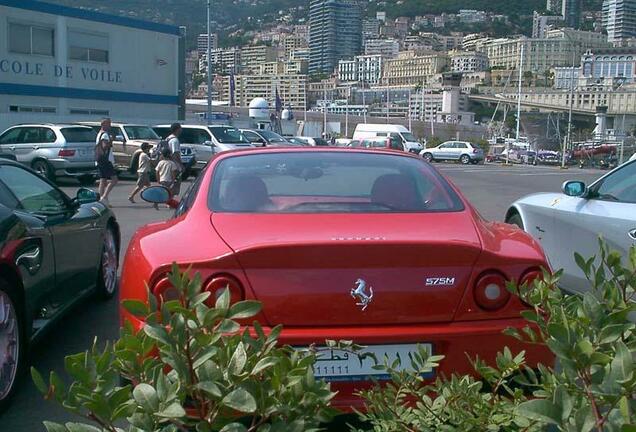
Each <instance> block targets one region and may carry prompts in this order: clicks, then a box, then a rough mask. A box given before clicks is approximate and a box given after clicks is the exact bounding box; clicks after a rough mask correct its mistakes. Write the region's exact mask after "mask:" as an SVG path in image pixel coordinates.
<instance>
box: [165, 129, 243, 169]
mask: <svg viewBox="0 0 636 432" xmlns="http://www.w3.org/2000/svg"><path fill="white" fill-rule="evenodd" d="M153 129H154V130H155V132H157V133H158V134H159V135H160V136H161V137H167V136H168V135H169V134H170V125H157V126H153ZM179 141H180V142H181V143H182V144H183V145H184V146H186V147H190V148H192V149H193V150H194V152H195V154H196V157H197V165H196V169H197V171H200V170H202V169H203V168H204V167H205V166H206V165H207V163H208V162H209V160H210V159H211V158H212V157H213V156H214V155H215V154H217V153H220V152H224V151H228V150H237V149H247V148H252V147H253V146H252V144H251V143H250V142H249V141H248V140H247V139H246V138H245V137H244V136H243V134H242V133H241V131H239V130H238V129H237V128H235V127H233V126H227V125H210V126H206V125H189V124H184V125H181V136H180V137H179Z"/></svg>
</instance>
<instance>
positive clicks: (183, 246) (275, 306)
mask: <svg viewBox="0 0 636 432" xmlns="http://www.w3.org/2000/svg"><path fill="white" fill-rule="evenodd" d="M172 262H177V263H178V264H179V265H180V266H182V267H183V268H187V267H188V266H192V267H193V271H198V272H200V273H201V274H202V276H203V278H204V280H205V281H206V284H207V285H206V286H207V287H208V289H210V290H215V289H218V288H219V287H221V286H226V285H227V284H229V285H230V287H231V290H232V294H233V296H234V298H236V299H238V298H250V299H257V300H259V301H261V302H262V304H263V312H262V313H261V315H260V316H259V320H260V321H261V322H262V323H263V324H265V325H269V326H274V325H277V324H283V325H284V330H283V332H282V334H281V338H280V339H281V342H282V343H285V344H290V345H293V346H306V345H309V344H312V343H316V344H321V343H324V340H325V339H349V340H353V341H355V342H356V343H359V344H362V345H368V346H369V348H368V349H369V350H371V351H373V352H374V353H376V354H378V355H380V356H383V355H388V356H389V357H392V356H398V355H400V356H403V355H408V353H409V352H410V351H412V350H414V349H415V345H416V344H424V345H425V346H426V347H427V348H428V349H430V350H431V351H432V352H434V353H435V354H442V355H444V356H445V359H444V360H443V361H442V363H441V365H440V367H439V368H438V369H437V370H435V371H431V376H433V375H437V374H441V373H444V374H447V375H448V374H450V373H452V372H458V373H468V372H470V371H471V368H470V364H469V362H468V360H467V356H466V354H468V355H469V356H470V357H475V356H479V357H481V358H485V359H486V360H492V359H493V358H494V355H495V353H496V352H497V351H498V350H501V349H502V348H503V347H504V346H509V347H511V349H513V350H521V349H526V350H527V357H528V359H529V361H530V363H536V362H540V361H541V362H544V363H549V362H551V356H550V355H549V354H548V352H547V351H545V350H544V349H540V348H535V347H529V346H521V345H520V344H519V343H518V342H517V341H516V340H514V339H512V338H509V337H506V336H503V335H502V330H503V329H505V328H507V327H511V326H513V327H521V326H523V325H524V321H523V320H522V319H521V318H520V317H519V312H520V311H521V310H522V309H523V305H522V304H521V302H520V301H519V300H518V299H517V298H516V297H514V296H510V295H509V293H508V291H506V289H505V283H506V281H509V280H521V279H522V278H523V277H524V276H525V275H526V274H529V273H531V272H533V271H536V270H537V269H538V268H540V267H541V266H545V265H546V263H545V257H544V255H543V253H542V252H541V250H540V248H539V246H538V245H537V243H536V242H534V241H533V240H532V239H531V238H530V237H529V236H527V235H526V234H525V233H523V232H521V231H519V230H516V229H513V228H512V227H509V226H507V225H503V224H496V223H489V222H486V221H484V220H483V219H481V217H480V216H479V215H478V214H477V213H476V212H475V210H474V209H473V208H472V207H471V206H470V204H469V203H468V202H466V200H465V199H463V198H462V197H461V195H460V194H459V192H458V191H457V190H456V189H455V188H454V187H453V186H452V185H451V184H449V183H448V182H447V181H446V180H445V179H444V178H443V177H442V176H441V175H439V174H438V173H437V172H436V171H435V170H434V169H433V168H432V167H431V166H430V165H429V164H427V163H425V162H424V161H422V160H421V159H419V158H417V157H414V156H409V155H407V154H405V153H399V152H391V151H365V150H351V149H314V148H302V149H280V150H271V149H270V150H255V151H249V152H240V153H227V154H223V155H221V156H219V157H217V158H216V159H214V160H213V161H212V162H210V166H209V167H208V169H207V170H206V172H205V173H203V174H202V175H201V176H200V177H199V179H197V181H196V182H195V184H194V185H193V187H192V188H191V190H190V191H189V192H188V194H186V196H185V197H184V199H183V201H182V203H181V205H180V207H179V209H178V210H177V215H176V216H175V217H174V218H173V219H172V220H170V221H168V222H165V223H160V224H154V225H150V226H147V227H144V228H142V229H141V230H140V231H139V232H138V233H137V234H136V235H135V236H134V238H133V240H132V241H131V244H130V247H129V250H128V253H127V255H126V259H125V264H124V269H123V275H122V282H121V295H122V299H127V298H138V299H143V298H144V296H145V284H146V282H147V281H149V283H150V286H151V289H155V290H161V289H164V288H165V282H161V280H162V277H163V276H164V275H165V274H166V272H167V271H168V269H169V267H170V265H171V263H172ZM122 318H123V319H126V320H130V321H132V322H133V323H134V324H136V325H137V326H139V327H140V326H142V325H143V323H142V322H139V321H136V319H135V318H133V317H132V316H130V315H128V314H126V312H125V311H123V310H122ZM345 357H346V356H341V355H338V354H337V353H336V354H335V355H333V356H332V357H331V358H323V359H321V361H320V362H319V363H318V364H317V365H316V368H315V372H316V375H317V376H322V377H324V378H325V379H328V380H331V381H335V383H334V388H337V389H338V390H340V393H339V396H338V399H337V403H338V405H340V406H343V407H347V406H350V405H355V404H356V402H357V400H356V398H355V397H353V395H352V392H353V391H354V389H356V388H361V387H362V386H364V385H365V383H364V381H365V380H368V377H369V376H371V375H375V374H377V373H379V372H377V371H375V370H374V369H372V364H371V363H370V362H371V360H369V363H368V364H366V363H365V364H359V362H358V361H357V359H348V358H345ZM379 378H381V376H380V377H379Z"/></svg>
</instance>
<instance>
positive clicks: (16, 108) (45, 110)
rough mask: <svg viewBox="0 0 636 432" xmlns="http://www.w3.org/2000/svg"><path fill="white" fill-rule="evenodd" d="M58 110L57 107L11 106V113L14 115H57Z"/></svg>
mask: <svg viewBox="0 0 636 432" xmlns="http://www.w3.org/2000/svg"><path fill="white" fill-rule="evenodd" d="M56 111H57V109H56V108H55V107H38V106H22V105H9V112H14V113H24V112H28V113H47V114H55V112H56Z"/></svg>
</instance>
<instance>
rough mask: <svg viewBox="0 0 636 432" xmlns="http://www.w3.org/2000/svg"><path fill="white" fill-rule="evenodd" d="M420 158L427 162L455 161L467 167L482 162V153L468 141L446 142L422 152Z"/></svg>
mask: <svg viewBox="0 0 636 432" xmlns="http://www.w3.org/2000/svg"><path fill="white" fill-rule="evenodd" d="M420 156H422V157H423V158H424V159H426V161H427V162H434V161H445V160H455V161H459V162H461V163H462V164H464V165H468V164H469V163H472V164H477V163H479V162H483V160H484V151H483V150H482V149H481V148H480V147H478V146H477V145H474V144H471V143H469V142H468V141H446V142H444V143H442V144H440V145H438V146H437V147H432V148H426V149H424V150H422V151H421V152H420Z"/></svg>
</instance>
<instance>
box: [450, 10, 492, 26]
mask: <svg viewBox="0 0 636 432" xmlns="http://www.w3.org/2000/svg"><path fill="white" fill-rule="evenodd" d="M457 18H458V19H459V22H461V23H464V24H475V23H482V22H485V21H486V19H488V15H487V14H486V12H484V11H482V10H475V9H460V10H459V13H458V14H457Z"/></svg>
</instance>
